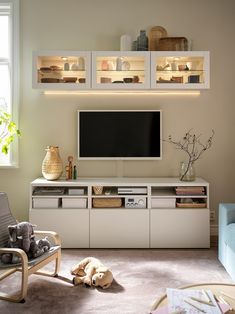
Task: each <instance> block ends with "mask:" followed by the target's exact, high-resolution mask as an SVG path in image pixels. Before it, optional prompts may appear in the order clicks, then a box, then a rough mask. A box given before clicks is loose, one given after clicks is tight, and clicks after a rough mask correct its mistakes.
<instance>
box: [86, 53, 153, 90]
mask: <svg viewBox="0 0 235 314" xmlns="http://www.w3.org/2000/svg"><path fill="white" fill-rule="evenodd" d="M92 88H94V89H149V88H150V54H149V52H142V51H138V52H134V51H125V52H124V51H97V52H92Z"/></svg>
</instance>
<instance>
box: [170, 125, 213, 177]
mask: <svg viewBox="0 0 235 314" xmlns="http://www.w3.org/2000/svg"><path fill="white" fill-rule="evenodd" d="M214 134H215V132H214V130H212V134H211V136H210V137H209V138H208V139H207V140H206V141H205V142H204V143H202V142H201V135H196V134H194V133H193V132H192V130H189V131H188V132H186V133H185V135H184V136H183V138H182V139H181V140H179V141H176V140H173V138H172V136H171V135H170V136H169V137H168V140H165V141H166V142H168V143H171V144H173V145H174V146H175V147H176V149H180V150H182V151H184V152H185V153H186V155H187V160H186V162H182V163H181V169H180V180H181V181H193V180H195V172H194V163H195V161H196V160H198V159H199V158H201V156H202V154H203V153H204V152H205V151H206V150H208V149H209V148H210V147H211V145H212V139H213V137H214Z"/></svg>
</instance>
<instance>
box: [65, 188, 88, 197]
mask: <svg viewBox="0 0 235 314" xmlns="http://www.w3.org/2000/svg"><path fill="white" fill-rule="evenodd" d="M68 194H69V195H84V194H85V189H84V188H79V189H76V188H71V189H68Z"/></svg>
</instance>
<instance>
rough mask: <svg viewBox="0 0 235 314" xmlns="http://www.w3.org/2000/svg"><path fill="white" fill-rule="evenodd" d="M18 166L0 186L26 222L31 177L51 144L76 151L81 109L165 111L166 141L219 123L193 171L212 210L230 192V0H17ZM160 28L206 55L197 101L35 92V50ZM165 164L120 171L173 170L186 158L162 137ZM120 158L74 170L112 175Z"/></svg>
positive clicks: (3, 174)
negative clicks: (205, 82) (206, 83)
mask: <svg viewBox="0 0 235 314" xmlns="http://www.w3.org/2000/svg"><path fill="white" fill-rule="evenodd" d="M20 2H21V41H20V42H21V103H20V129H21V130H22V134H23V135H22V138H21V140H20V167H19V169H11V170H3V169H1V170H0V190H4V191H6V192H7V193H8V195H9V198H10V203H11V207H12V209H13V212H14V213H15V215H16V216H17V217H18V218H19V219H20V220H21V219H28V204H29V183H30V181H32V180H33V179H34V178H36V177H38V176H40V175H41V163H42V160H43V158H44V155H45V151H44V149H45V147H46V146H47V145H58V146H59V147H60V152H61V156H62V157H63V159H64V162H65V161H66V156H68V155H74V156H75V154H76V111H77V109H109V108H112V109H155V108H157V109H158V108H159V109H162V110H163V133H164V137H167V135H168V134H172V135H174V136H175V137H180V136H181V135H182V134H183V133H184V132H185V131H186V130H188V129H189V128H193V129H194V130H195V132H198V133H202V134H204V135H205V136H209V135H210V131H211V129H212V128H213V129H215V131H216V136H215V141H214V144H213V147H212V149H211V150H210V151H208V152H206V154H205V155H204V156H203V158H202V159H201V160H200V161H198V162H197V164H196V170H197V175H199V176H202V177H204V178H205V179H206V180H208V181H209V182H210V183H211V207H212V208H214V209H217V207H218V203H219V202H232V201H234V200H235V197H234V182H235V172H234V155H235V147H234V146H235V144H234V137H233V132H234V113H235V109H234V108H235V104H234V96H233V89H234V86H233V84H234V73H233V70H234V65H235V62H234V59H235V58H234V51H235V47H234V46H235V45H234V26H235V25H234V24H235V22H234V11H235V10H234V9H235V1H234V0H197V1H195V0H178V1H172V0H148V1H143V0H119V1H114V0H99V1H97V0H87V1H84V0H67V1H64V0H40V1H38V0H21V1H20ZM156 25H161V26H163V27H165V28H166V29H167V31H168V34H169V35H170V36H185V37H187V38H188V39H192V40H193V50H209V51H210V53H211V88H210V90H205V91H202V92H201V95H200V96H199V97H192V96H191V97H190V96H159V95H158V96H153V95H149V96H146V95H142V96H135V95H113V96H110V95H109V96H107V95H106V96H104V95H103V96H102V95H98V96H97V95H96V96H92V95H80V96H45V95H42V93H41V92H40V91H38V90H33V89H32V51H34V50H42V49H47V50H52V49H61V50H63V49H64V50H118V49H119V38H120V36H121V35H122V34H124V33H129V34H131V35H132V36H133V37H136V36H137V34H138V32H139V30H140V29H150V28H151V27H152V26H156ZM163 151H164V155H163V159H162V161H151V162H150V161H149V162H144V161H139V162H130V161H128V162H124V163H123V172H124V175H125V176H174V175H177V174H178V165H179V162H180V160H181V159H182V154H181V153H180V152H178V151H175V150H174V148H173V147H172V146H170V145H169V144H166V143H164V147H163ZM118 167H119V168H120V165H117V163H116V162H113V161H110V162H104V161H102V162H101V161H100V162H91V161H90V162H80V163H79V164H78V174H79V175H80V176H106V175H107V176H115V175H117V168H118Z"/></svg>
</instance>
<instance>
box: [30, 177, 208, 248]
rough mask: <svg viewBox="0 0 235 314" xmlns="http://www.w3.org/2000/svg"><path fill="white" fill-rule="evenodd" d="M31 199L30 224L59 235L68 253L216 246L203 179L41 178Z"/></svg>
mask: <svg viewBox="0 0 235 314" xmlns="http://www.w3.org/2000/svg"><path fill="white" fill-rule="evenodd" d="M184 187H186V189H185V188H184ZM182 188H183V189H182ZM187 188H190V190H189V192H188V190H187ZM128 189H130V190H129V191H128ZM30 195H31V196H30V209H29V219H30V222H32V223H34V224H36V225H37V227H38V228H39V229H42V230H55V231H56V232H58V233H59V234H60V236H61V238H62V247H64V248H209V246H210V241H209V239H210V210H209V183H208V182H206V181H205V180H203V179H201V178H197V179H196V180H195V181H193V182H182V181H180V180H179V179H178V178H173V177H172V178H171V177H168V178H167V177H165V178H128V177H115V178H113V177H110V178H79V179H78V180H57V181H47V180H45V179H43V178H38V179H36V180H34V181H33V182H32V183H31V185H30ZM192 201H193V202H192Z"/></svg>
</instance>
